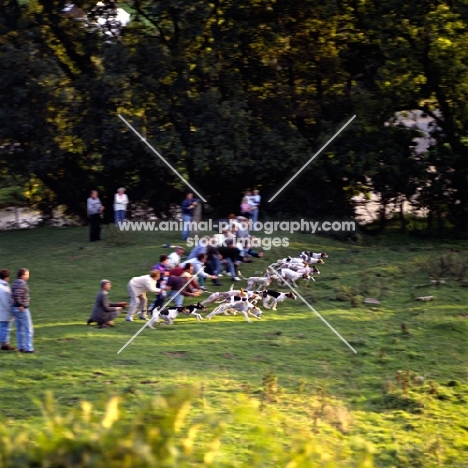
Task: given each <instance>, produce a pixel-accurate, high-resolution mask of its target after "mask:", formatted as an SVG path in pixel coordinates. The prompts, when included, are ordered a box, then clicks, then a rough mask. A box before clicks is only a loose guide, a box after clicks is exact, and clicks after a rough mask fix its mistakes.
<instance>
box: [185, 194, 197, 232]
mask: <svg viewBox="0 0 468 468" xmlns="http://www.w3.org/2000/svg"><path fill="white" fill-rule="evenodd" d="M197 203H198V200H196V199H194V198H193V193H190V192H189V193H187V195H186V197H185V200H184V201H183V202H182V205H181V208H182V222H183V228H182V239H183V240H184V241H186V240H187V238H188V237H189V235H190V223H191V221H192V218H193V209H194V208H195V206H196V205H197Z"/></svg>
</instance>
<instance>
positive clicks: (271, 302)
mask: <svg viewBox="0 0 468 468" xmlns="http://www.w3.org/2000/svg"><path fill="white" fill-rule="evenodd" d="M324 258H328V255H327V254H326V253H325V252H320V253H315V252H309V251H304V252H302V253H301V254H300V255H298V256H297V257H287V258H283V259H280V260H277V261H276V262H275V263H272V264H271V265H270V266H269V267H268V268H267V269H266V270H265V272H264V274H263V276H251V277H250V278H245V277H244V276H242V274H241V273H240V272H239V274H240V276H241V277H242V278H243V279H245V280H247V288H246V289H244V288H241V289H237V290H234V289H233V288H232V287H231V289H230V290H229V291H225V292H214V293H212V294H210V295H209V296H208V297H207V298H206V299H205V300H204V301H202V302H198V303H197V304H191V305H187V306H180V307H175V306H174V307H171V306H169V307H166V308H164V309H161V310H160V309H159V308H155V309H153V311H152V317H151V320H150V321H149V322H148V326H149V327H150V328H153V329H154V326H153V324H155V323H159V321H160V320H163V321H164V323H165V324H168V325H172V324H173V323H174V320H175V319H176V318H177V316H178V315H179V314H182V315H185V316H193V317H195V318H196V319H197V320H203V317H202V316H201V314H200V312H207V311H208V310H207V308H206V305H207V304H213V303H216V304H218V305H217V306H216V308H215V309H214V310H213V311H212V312H210V313H209V314H208V315H206V317H205V318H207V319H209V320H211V319H212V318H213V317H215V316H216V315H220V314H224V315H229V314H231V313H232V314H233V315H236V314H237V313H238V312H240V313H242V314H243V316H244V318H245V320H247V322H251V320H250V317H255V318H257V319H261V316H262V314H263V312H262V310H261V309H260V307H259V305H258V304H259V303H262V305H263V307H264V308H265V309H271V310H277V305H278V304H279V303H280V302H283V301H285V300H286V299H292V300H296V299H297V297H296V294H294V292H293V291H292V290H289V291H287V292H280V291H275V290H272V289H268V287H269V286H270V285H271V283H272V282H273V281H276V284H277V285H278V286H283V285H285V284H289V285H292V286H294V288H297V287H298V285H297V282H298V281H300V280H303V281H305V282H307V283H309V282H310V281H315V279H314V277H313V275H320V271H319V270H318V269H317V267H316V265H318V264H323V263H325V262H324Z"/></svg>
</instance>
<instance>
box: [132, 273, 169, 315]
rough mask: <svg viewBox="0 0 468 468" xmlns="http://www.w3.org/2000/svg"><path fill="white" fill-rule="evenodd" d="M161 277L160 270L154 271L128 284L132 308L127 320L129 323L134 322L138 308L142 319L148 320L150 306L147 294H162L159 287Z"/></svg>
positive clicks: (133, 279)
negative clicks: (147, 311) (147, 307)
mask: <svg viewBox="0 0 468 468" xmlns="http://www.w3.org/2000/svg"><path fill="white" fill-rule="evenodd" d="M160 275H161V273H160V272H159V271H158V270H152V271H151V272H150V274H149V275H143V276H135V277H133V278H132V279H131V280H130V281H129V282H128V285H127V290H128V292H129V294H130V307H129V309H128V314H127V318H126V319H125V320H126V321H127V322H133V315H134V314H135V313H136V311H137V309H138V308H140V314H139V315H140V319H141V320H148V317H147V315H146V306H147V305H148V299H147V298H146V293H147V292H154V293H159V292H160V289H159V288H158V287H157V281H158V280H159V278H160Z"/></svg>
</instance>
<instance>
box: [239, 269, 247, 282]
mask: <svg viewBox="0 0 468 468" xmlns="http://www.w3.org/2000/svg"><path fill="white" fill-rule="evenodd" d="M237 272H238V273H239V276H240V277H241V278H242V279H245V280H248V279H249V278H246V277H245V276H244V275H243V274H242V273H241V271H240V270H237Z"/></svg>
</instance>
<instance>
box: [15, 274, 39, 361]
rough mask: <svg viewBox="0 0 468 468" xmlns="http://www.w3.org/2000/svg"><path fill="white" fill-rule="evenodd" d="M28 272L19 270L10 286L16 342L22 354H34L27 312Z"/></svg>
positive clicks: (32, 333)
mask: <svg viewBox="0 0 468 468" xmlns="http://www.w3.org/2000/svg"><path fill="white" fill-rule="evenodd" d="M28 281H29V270H28V269H27V268H20V269H19V270H18V275H17V279H16V280H15V281H14V282H13V284H12V285H11V297H12V300H13V316H14V317H15V327H16V340H17V342H18V348H19V350H20V351H21V352H22V353H35V352H36V350H35V349H34V346H33V336H34V329H33V324H32V320H31V313H30V311H29V302H30V297H29V286H28Z"/></svg>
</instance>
